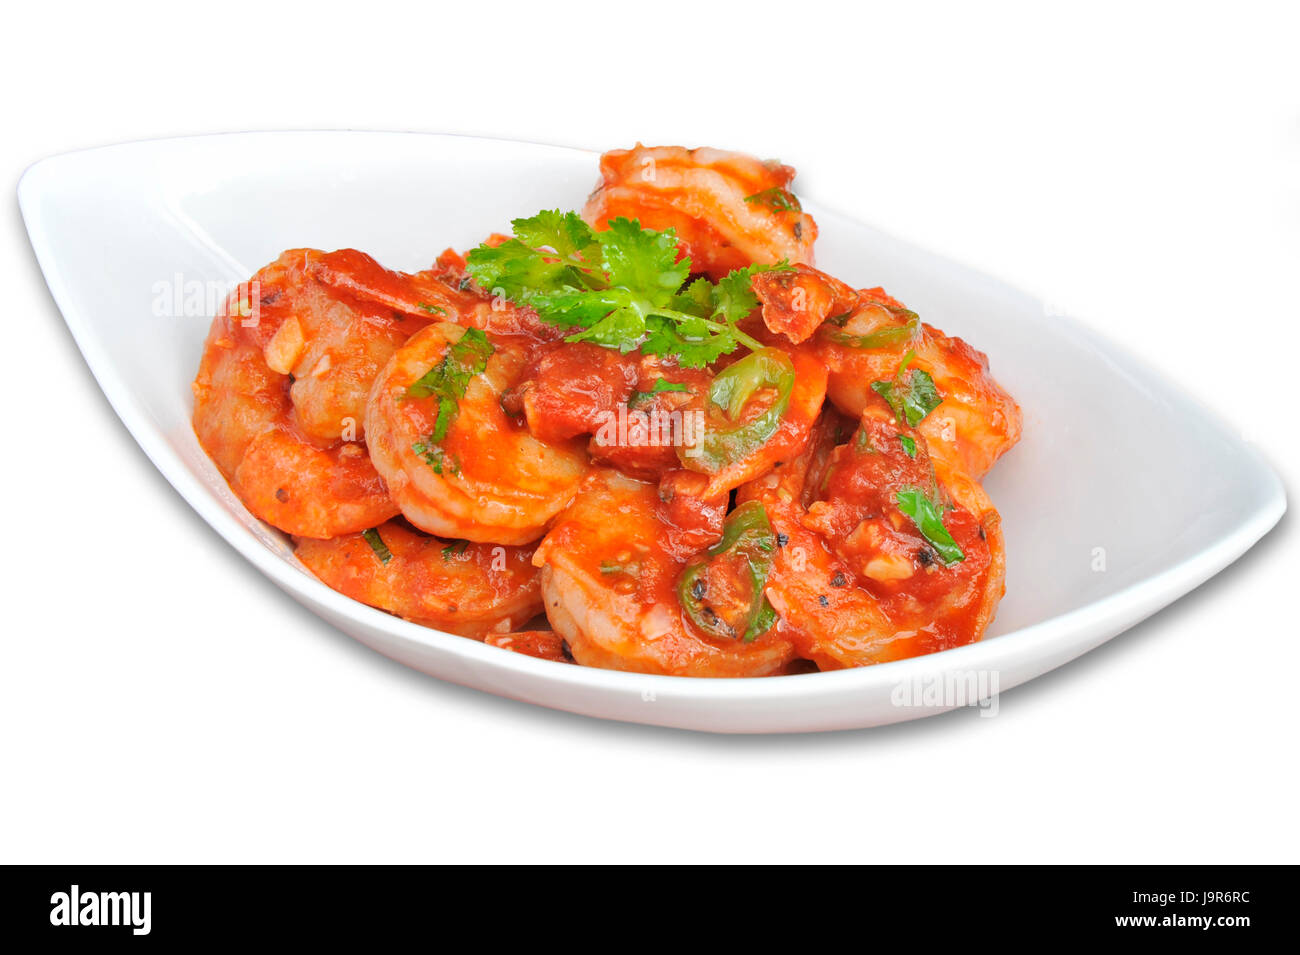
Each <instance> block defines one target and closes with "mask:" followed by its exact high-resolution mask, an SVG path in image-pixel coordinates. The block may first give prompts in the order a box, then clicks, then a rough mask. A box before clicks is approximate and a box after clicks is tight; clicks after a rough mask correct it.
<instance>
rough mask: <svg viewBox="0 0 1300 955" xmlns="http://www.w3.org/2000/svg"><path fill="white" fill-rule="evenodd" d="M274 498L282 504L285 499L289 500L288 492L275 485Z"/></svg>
mask: <svg viewBox="0 0 1300 955" xmlns="http://www.w3.org/2000/svg"><path fill="white" fill-rule="evenodd" d="M275 499H276V500H277V501H279V502H280V503H281V504H283V503H284V502H285V501H287V500H289V492H288V491H286V490H285V489H284V488H282V487H277V488H276V489H275Z"/></svg>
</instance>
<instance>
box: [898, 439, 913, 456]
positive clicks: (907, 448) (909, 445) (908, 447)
mask: <svg viewBox="0 0 1300 955" xmlns="http://www.w3.org/2000/svg"><path fill="white" fill-rule="evenodd" d="M898 443H899V444H901V445H902V446H903V451H904V453H906V454H907V456H908V457H909V458H914V457H916V439H915V438H913V437H911V436H910V435H906V434H900V435H899V436H898Z"/></svg>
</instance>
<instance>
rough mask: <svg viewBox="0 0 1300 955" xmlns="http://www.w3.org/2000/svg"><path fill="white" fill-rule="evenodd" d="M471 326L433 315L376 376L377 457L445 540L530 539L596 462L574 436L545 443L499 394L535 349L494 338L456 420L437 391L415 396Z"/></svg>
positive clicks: (400, 497) (373, 448)
mask: <svg viewBox="0 0 1300 955" xmlns="http://www.w3.org/2000/svg"><path fill="white" fill-rule="evenodd" d="M466 334H468V332H467V330H466V329H465V328H464V327H462V326H460V325H455V324H452V323H450V322H435V323H433V324H431V325H429V326H427V327H426V328H424V329H423V330H422V331H420V332H417V333H416V334H415V335H414V336H412V338H411V339H410V340H409V341H408V342H406V344H404V345H403V346H402V347H401V348H400V349H399V350H398V351H397V352H396V353H395V354H394V355H393V356H392V358H391V359H390V360H389V362H388V364H387V365H386V366H385V367H384V369H383V370H382V371H381V372H380V373H379V375H378V377H377V378H376V379H375V383H374V387H373V388H372V390H371V393H370V400H369V402H368V404H367V407H366V435H367V441H368V444H369V448H370V457H371V460H372V461H373V462H374V465H375V467H376V468H377V469H378V471H379V473H380V474H381V475H382V476H383V478H384V480H385V481H386V482H387V485H388V490H389V493H390V494H391V495H392V497H393V500H394V501H396V502H397V505H398V507H399V508H400V509H401V512H402V514H403V515H404V516H405V517H406V518H407V520H409V521H410V522H411V523H412V524H414V525H415V526H416V527H419V528H420V529H421V530H424V531H427V532H428V533H430V534H436V535H438V536H440V537H455V538H464V539H467V540H473V541H482V542H488V543H497V544H527V543H529V542H531V541H534V540H536V539H537V538H538V537H540V536H541V535H542V534H543V533H544V532H545V530H546V527H547V525H548V524H549V522H550V521H551V519H552V518H554V517H555V515H556V514H558V513H559V512H560V511H561V510H563V509H564V508H565V507H566V506H567V505H568V503H569V502H570V501H571V500H572V499H573V495H574V494H575V493H576V492H577V489H578V484H579V482H580V481H581V479H582V477H583V475H584V474H585V473H586V471H587V468H588V461H587V456H586V454H585V453H584V452H583V450H582V448H581V446H580V445H576V444H574V443H573V442H558V441H556V442H552V441H542V440H539V439H538V438H537V437H535V436H534V435H532V434H531V433H530V432H529V431H528V429H527V427H525V426H524V424H523V423H521V422H519V421H516V420H515V419H513V418H512V417H510V416H509V415H508V414H507V412H506V410H505V409H504V408H503V407H502V405H501V397H502V395H503V394H505V393H506V392H507V391H508V390H509V389H510V388H511V387H512V386H513V385H514V384H515V383H516V381H517V380H518V378H519V374H520V372H521V370H522V369H523V367H524V365H525V364H526V363H527V360H528V354H527V350H526V349H525V348H523V347H521V346H519V345H517V344H512V343H510V342H509V341H507V340H506V339H504V338H495V337H494V338H492V339H491V341H490V342H488V339H487V338H486V337H485V338H484V341H485V342H488V344H487V347H486V349H485V351H489V352H490V355H489V356H488V357H487V358H486V359H485V361H484V366H483V368H482V370H481V372H477V373H474V374H472V375H469V376H468V380H467V382H466V383H465V390H464V393H463V395H458V396H457V397H456V399H455V411H454V417H453V418H452V419H451V423H450V425H449V426H448V425H447V424H446V419H442V420H443V423H442V425H441V427H442V428H443V429H445V434H444V435H443V436H442V437H441V438H438V437H436V435H437V434H438V431H439V428H440V417H441V416H442V415H444V414H447V413H448V412H449V409H448V408H447V407H446V405H445V401H440V399H439V396H437V395H432V396H428V395H426V396H423V397H421V396H419V395H416V394H413V393H412V386H414V385H416V383H417V382H419V381H420V380H421V379H422V378H423V377H424V376H426V375H427V374H429V373H431V372H432V371H434V370H435V369H437V368H439V366H440V365H445V363H446V362H448V361H450V360H452V358H454V355H453V353H452V349H453V348H454V346H456V344H457V343H458V342H460V341H461V339H462V337H463V336H465V335H466Z"/></svg>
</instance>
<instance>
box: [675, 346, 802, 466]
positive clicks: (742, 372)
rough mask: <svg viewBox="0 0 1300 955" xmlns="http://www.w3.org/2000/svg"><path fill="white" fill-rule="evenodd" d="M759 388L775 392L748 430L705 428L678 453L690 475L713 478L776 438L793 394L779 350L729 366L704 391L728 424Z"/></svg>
mask: <svg viewBox="0 0 1300 955" xmlns="http://www.w3.org/2000/svg"><path fill="white" fill-rule="evenodd" d="M761 388H774V389H775V390H776V400H775V401H774V402H772V406H771V407H770V408H768V409H767V410H766V411H764V412H763V413H762V414H760V415H759V416H758V417H756V418H755V419H754V420H753V421H750V422H749V423H748V424H743V425H738V426H736V427H734V428H714V427H706V428H705V430H704V436H703V439H702V440H701V441H700V443H699V445H698V446H696V447H694V448H681V449H680V450H679V456H680V457H681V459H682V463H683V464H684V465H685V466H686V467H688V468H691V469H692V470H696V471H703V472H705V473H706V474H715V473H717V472H718V471H721V470H722V469H723V468H725V467H726V466H727V465H729V464H734V463H735V462H737V461H743V460H744V459H745V458H747V457H749V455H751V454H753V453H754V452H755V451H757V450H758V449H759V448H761V447H762V446H763V445H764V444H766V443H767V442H768V440H769V439H770V438H771V437H772V435H774V434H776V431H777V428H779V427H780V426H781V418H782V416H783V415H784V414H785V412H786V409H787V408H789V407H790V395H791V393H792V392H793V391H794V362H792V361H791V360H790V356H789V355H787V354H786V353H785V352H783V351H781V350H780V349H779V348H760V349H759V350H758V351H755V352H751V353H750V354H748V355H746V356H745V357H744V358H742V359H740V361H738V362H735V363H734V364H731V365H728V366H727V367H726V368H724V369H723V370H722V371H721V372H719V373H718V376H717V377H716V378H714V379H713V384H712V385H710V386H709V400H710V401H711V402H712V403H713V404H714V405H715V406H717V407H718V408H721V409H723V411H725V412H726V415H727V417H728V418H730V419H731V420H732V421H735V420H737V419H738V418H739V417H740V413H741V412H742V411H744V409H745V405H746V404H747V403H748V402H749V399H750V398H752V397H753V396H754V393H755V392H757V391H758V390H759V389H761Z"/></svg>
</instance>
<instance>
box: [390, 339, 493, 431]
mask: <svg viewBox="0 0 1300 955" xmlns="http://www.w3.org/2000/svg"><path fill="white" fill-rule="evenodd" d="M495 350H496V349H495V348H493V347H492V343H491V342H490V341H488V339H487V336H486V335H484V334H483V332H481V331H480V330H479V329H477V328H467V329H465V334H463V335H462V336H461V337H460V340H459V341H458V342H456V343H455V344H454V345H452V346H451V347H450V348H448V349H447V353H446V354H445V355H443V356H442V361H440V362H438V364H436V365H434V366H433V367H432V368H430V369H429V370H428V371H426V372H425V373H424V374H423V375H422V376H421V377H420V379H419V380H418V381H416V382H415V383H414V384H412V385H411V386H410V387H409V388H407V389H406V397H407V398H434V397H436V398H437V399H438V416H437V417H436V418H435V419H434V423H433V431H432V432H431V433H430V435H429V440H430V442H431V443H433V444H436V443H437V442H439V441H441V440H442V439H443V438H445V437H446V436H447V429H449V428H450V427H451V422H452V419H453V418H455V417H456V411H457V408H458V402H459V401H460V399H461V398H464V397H465V389H467V388H468V387H469V383H470V379H472V378H473V377H474V376H475V375H481V374H483V372H484V371H486V370H487V363H488V359H489V358H491V357H492V353H493V352H494V351H495ZM417 453H418V452H417Z"/></svg>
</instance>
